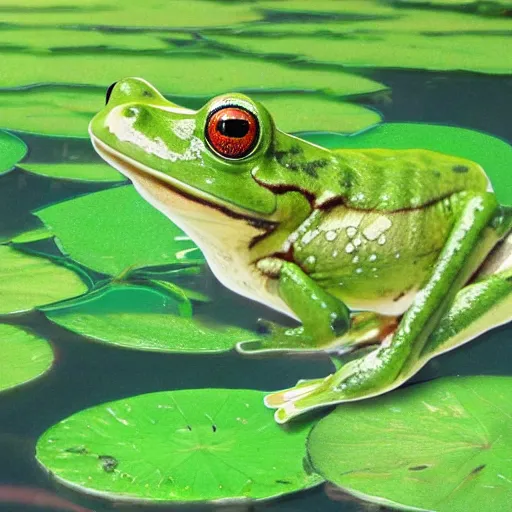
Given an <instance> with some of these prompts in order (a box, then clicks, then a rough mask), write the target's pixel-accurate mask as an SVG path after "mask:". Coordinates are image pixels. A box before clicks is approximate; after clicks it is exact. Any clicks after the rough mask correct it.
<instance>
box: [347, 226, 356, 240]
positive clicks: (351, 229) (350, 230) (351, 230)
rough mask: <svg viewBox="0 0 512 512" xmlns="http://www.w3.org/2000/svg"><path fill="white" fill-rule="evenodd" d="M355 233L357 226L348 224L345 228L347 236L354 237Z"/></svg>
mask: <svg viewBox="0 0 512 512" xmlns="http://www.w3.org/2000/svg"><path fill="white" fill-rule="evenodd" d="M356 233H357V228H355V227H354V226H349V227H348V228H347V236H348V237H349V238H354V237H355V236H356Z"/></svg>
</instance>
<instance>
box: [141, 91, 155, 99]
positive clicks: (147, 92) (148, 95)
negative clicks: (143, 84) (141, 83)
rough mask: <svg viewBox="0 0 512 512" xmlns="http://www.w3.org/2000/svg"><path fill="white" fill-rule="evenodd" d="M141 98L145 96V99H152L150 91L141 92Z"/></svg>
mask: <svg viewBox="0 0 512 512" xmlns="http://www.w3.org/2000/svg"><path fill="white" fill-rule="evenodd" d="M142 96H145V97H146V98H152V97H153V93H152V92H151V91H143V92H142Z"/></svg>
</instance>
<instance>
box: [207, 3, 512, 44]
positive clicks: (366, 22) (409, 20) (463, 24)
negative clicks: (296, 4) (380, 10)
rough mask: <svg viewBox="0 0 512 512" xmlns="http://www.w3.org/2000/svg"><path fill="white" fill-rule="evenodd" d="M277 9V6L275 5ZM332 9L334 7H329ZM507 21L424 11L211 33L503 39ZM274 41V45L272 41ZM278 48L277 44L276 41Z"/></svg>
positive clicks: (279, 24) (276, 23) (410, 10)
mask: <svg viewBox="0 0 512 512" xmlns="http://www.w3.org/2000/svg"><path fill="white" fill-rule="evenodd" d="M276 5H279V4H276ZM332 5H337V4H336V3H332ZM511 30H512V29H511V27H510V20H508V19H505V18H489V17H484V16H472V15H468V14H465V13H458V12H447V11H427V10H424V9H407V10H399V11H397V12H396V14H395V15H394V16H389V17H384V18H381V19H379V18H377V19H360V20H357V23H354V21H353V20H346V21H336V22H334V21H324V22H312V23H284V22H283V23H279V22H272V23H265V24H258V25H255V24H251V23H249V24H247V25H245V26H243V27H237V28H233V29H226V30H223V31H222V34H221V33H220V31H215V30H212V31H211V33H213V34H215V33H217V34H218V35H226V34H227V35H230V34H237V36H238V35H239V34H241V35H244V36H253V37H254V36H262V35H264V36H266V37H276V38H279V37H293V36H294V35H295V36H301V35H308V36H311V37H315V36H316V37H322V36H327V35H329V36H335V37H347V36H350V35H353V34H368V35H373V36H375V37H380V36H382V35H383V34H393V33H412V34H428V35H444V34H445V35H454V34H456V33H464V32H467V33H477V32H481V33H484V34H487V35H490V34H493V35H499V34H500V33H501V34H502V35H503V33H504V32H510V31H511ZM224 41H225V42H228V43H230V44H236V40H235V39H233V38H231V40H230V39H229V38H226V39H225V40H224ZM274 41H276V40H275V39H274ZM276 44H277V45H279V40H277V41H276Z"/></svg>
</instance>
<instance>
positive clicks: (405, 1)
mask: <svg viewBox="0 0 512 512" xmlns="http://www.w3.org/2000/svg"><path fill="white" fill-rule="evenodd" d="M394 3H395V5H396V6H397V7H405V8H411V7H413V6H415V5H420V6H421V7H429V8H431V9H452V10H454V11H462V12H464V13H467V12H474V13H476V14H481V15H484V16H501V15H504V14H506V12H507V11H508V10H510V9H511V8H512V2H510V1H506V0H505V1H503V0H395V1H394Z"/></svg>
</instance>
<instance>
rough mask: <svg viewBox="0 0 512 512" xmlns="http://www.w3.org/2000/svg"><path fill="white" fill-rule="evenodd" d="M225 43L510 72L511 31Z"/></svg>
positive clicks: (357, 61) (353, 61) (348, 62)
mask: <svg viewBox="0 0 512 512" xmlns="http://www.w3.org/2000/svg"><path fill="white" fill-rule="evenodd" d="M211 37H212V38H213V39H214V40H215V41H217V42H219V43H224V44H228V45H230V46H233V47H235V48H237V49H239V50H243V51H245V52H250V53H254V54H257V55H283V54H286V55H289V56H294V57H300V58H303V59H306V60H307V61H310V62H314V63H322V64H337V65H341V66H350V67H374V68H408V69H429V70H464V71H478V72H481V73H493V74H510V73H511V72H512V52H503V51H501V50H502V49H503V48H505V47H507V45H508V44H509V42H510V39H509V38H510V36H509V35H493V36H492V37H482V35H481V34H458V35H450V36H440V37H435V36H431V35H423V34H407V33H391V32H390V33H378V32H376V33H371V32H370V33H361V34H356V33H353V34H350V35H348V36H347V37H345V38H329V37H327V36H326V37H315V38H312V37H303V36H298V37H286V38H279V39H278V40H277V41H276V39H274V38H272V37H254V36H252V37H249V36H243V35H236V36H232V35H228V36H211Z"/></svg>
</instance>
